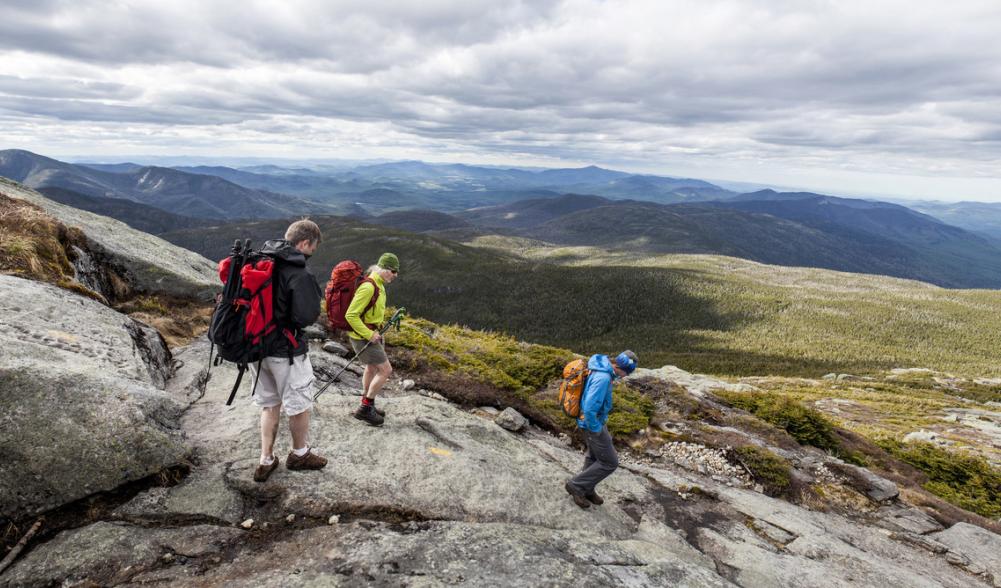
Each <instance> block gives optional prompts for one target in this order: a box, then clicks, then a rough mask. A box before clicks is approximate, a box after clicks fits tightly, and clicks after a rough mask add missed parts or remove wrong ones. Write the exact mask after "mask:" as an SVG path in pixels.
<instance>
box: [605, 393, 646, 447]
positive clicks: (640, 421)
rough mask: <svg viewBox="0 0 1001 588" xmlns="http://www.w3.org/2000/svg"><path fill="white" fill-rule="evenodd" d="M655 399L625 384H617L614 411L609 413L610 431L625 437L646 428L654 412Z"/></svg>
mask: <svg viewBox="0 0 1001 588" xmlns="http://www.w3.org/2000/svg"><path fill="white" fill-rule="evenodd" d="M654 408H655V407H654V404H653V401H652V400H650V399H649V398H647V397H646V396H644V395H643V394H642V393H641V392H638V391H635V390H633V389H631V388H630V387H628V386H626V385H624V384H616V385H615V387H614V389H613V392H612V412H611V414H609V415H608V432H609V433H611V434H612V436H613V437H624V436H628V435H631V434H633V433H637V432H639V431H642V430H644V429H646V428H647V427H648V426H649V425H650V417H652V416H653V414H654Z"/></svg>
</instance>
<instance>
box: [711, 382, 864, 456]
mask: <svg viewBox="0 0 1001 588" xmlns="http://www.w3.org/2000/svg"><path fill="white" fill-rule="evenodd" d="M715 395H716V396H717V397H719V398H720V399H722V400H723V401H724V402H726V403H727V404H729V405H730V406H733V407H735V408H740V409H742V410H746V411H747V412H749V413H751V414H753V415H754V416H756V417H758V418H759V419H761V420H763V421H765V422H767V423H771V424H773V425H775V426H776V427H778V428H780V429H783V430H785V431H786V432H787V433H789V435H790V436H791V437H792V438H793V439H795V440H796V441H797V442H798V443H799V444H800V445H812V446H813V447H817V448H818V449H823V450H824V451H827V452H829V453H832V454H834V455H837V456H838V457H840V458H841V459H844V460H845V461H848V462H850V463H855V464H857V465H865V459H864V457H863V456H861V455H858V454H856V453H854V452H850V451H847V450H845V449H844V448H843V447H842V446H841V442H840V441H839V440H838V437H837V436H836V435H835V433H834V425H833V424H832V423H831V421H830V420H828V419H827V417H825V416H824V415H822V414H821V413H820V412H818V411H816V410H814V409H812V408H808V407H806V406H803V404H801V403H800V402H797V401H795V400H793V399H791V398H786V397H783V396H771V395H767V394H757V393H743V392H725V391H716V392H715Z"/></svg>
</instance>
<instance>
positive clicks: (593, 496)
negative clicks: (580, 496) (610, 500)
mask: <svg viewBox="0 0 1001 588" xmlns="http://www.w3.org/2000/svg"><path fill="white" fill-rule="evenodd" d="M584 498H587V499H588V501H590V503H591V504H596V505H597V504H605V499H604V498H602V497H600V496H598V494H597V493H596V492H591V493H590V494H585V495H584Z"/></svg>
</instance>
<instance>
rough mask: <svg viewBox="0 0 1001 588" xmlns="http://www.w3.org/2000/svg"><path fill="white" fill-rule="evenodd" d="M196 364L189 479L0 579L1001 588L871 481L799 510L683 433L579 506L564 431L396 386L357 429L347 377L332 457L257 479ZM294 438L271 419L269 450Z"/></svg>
mask: <svg viewBox="0 0 1001 588" xmlns="http://www.w3.org/2000/svg"><path fill="white" fill-rule="evenodd" d="M67 328H68V329H72V328H73V326H72V325H68V326H67ZM313 345H314V346H315V348H314V349H313V354H312V356H313V357H314V366H315V367H316V368H317V370H318V371H320V372H326V373H329V372H332V371H336V370H337V369H338V365H339V363H342V362H343V360H340V359H339V358H337V356H336V355H334V354H330V353H327V352H325V351H323V350H322V349H321V348H320V342H319V341H314V342H313ZM146 355H149V354H146ZM140 357H142V354H140ZM207 358H208V349H207V345H206V344H205V343H204V342H197V343H195V344H193V345H190V346H188V347H186V348H184V349H181V350H179V351H177V353H176V354H175V355H174V357H173V359H172V360H171V364H172V367H171V369H170V370H169V371H170V377H169V378H165V379H164V384H163V387H162V391H161V394H162V395H163V396H164V397H165V400H164V402H169V403H170V404H171V405H173V406H176V407H177V409H176V410H172V411H168V413H169V414H164V415H157V414H152V413H151V415H150V416H156V419H158V420H159V421H160V424H159V426H162V427H163V428H164V429H166V430H169V431H170V434H171V435H173V437H172V439H173V440H174V441H176V445H171V447H177V448H179V453H175V454H171V455H165V456H156V459H154V460H153V462H152V463H159V464H162V465H167V464H172V465H173V464H177V463H182V462H183V463H187V464H190V465H189V470H188V473H187V475H185V476H184V477H183V479H181V480H179V481H178V483H176V484H173V485H164V486H153V487H148V488H145V489H143V490H142V491H140V492H139V493H137V494H134V496H123V497H121V503H120V504H117V505H115V507H114V508H113V509H107V510H105V511H104V512H99V513H98V516H97V517H95V518H96V519H97V520H94V519H91V520H85V519H81V520H79V524H80V525H81V526H77V527H75V528H67V529H65V530H63V531H61V532H59V533H58V534H54V535H53V534H49V535H48V536H46V537H45V538H44V540H40V541H37V542H35V544H34V545H32V546H31V548H30V550H29V551H28V552H27V553H26V554H23V555H22V556H21V557H20V558H19V559H18V560H17V562H16V563H15V564H14V565H13V566H12V567H11V568H10V569H9V570H7V571H6V572H5V573H3V574H2V575H0V585H2V586H48V585H55V584H69V585H72V584H77V583H80V584H89V585H140V584H150V583H158V584H163V583H167V584H184V585H205V586H209V585H212V586H215V585H233V586H244V585H269V586H298V585H361V584H369V583H373V582H374V583H377V584H391V585H410V586H420V585H441V584H463V583H468V584H470V585H498V586H499V585H505V586H507V585H540V584H542V585H571V584H580V583H587V584H603V585H604V584H607V585H627V586H734V585H736V586H755V587H757V586H842V585H852V586H885V585H886V581H887V578H893V579H894V582H895V583H898V584H900V585H906V586H992V585H993V586H999V585H1001V573H998V570H1001V561H999V559H998V557H999V555H998V554H1001V537H999V536H997V535H995V534H993V533H990V532H989V531H986V530H984V529H981V528H979V527H975V526H972V525H968V524H965V523H960V524H956V525H954V526H953V527H951V528H949V529H943V528H942V526H941V525H940V524H939V523H937V522H936V521H935V520H934V519H932V518H931V517H929V516H928V515H926V514H924V513H923V512H922V511H921V510H919V509H917V508H914V507H910V506H909V505H907V504H905V503H903V502H901V501H900V499H899V498H898V497H897V496H896V492H895V488H894V487H893V484H892V482H889V481H886V480H881V479H877V477H876V476H874V475H872V480H871V481H872V492H871V493H870V498H869V500H870V506H871V507H872V508H868V509H864V512H863V511H861V510H860V512H859V513H858V515H857V516H847V515H845V514H836V513H832V512H820V511H815V510H807V509H806V508H804V507H802V506H799V505H795V504H792V503H789V502H786V501H784V500H781V499H778V498H771V497H768V496H766V495H764V494H762V493H760V492H757V491H755V489H754V488H753V487H751V484H750V483H749V482H748V481H747V479H746V477H742V476H741V475H740V472H739V471H736V470H734V469H732V466H731V465H728V464H724V463H721V462H718V460H714V459H713V455H712V452H711V451H709V450H703V449H704V448H703V449H700V448H699V447H698V446H697V445H695V444H687V445H686V444H680V445H675V446H673V450H672V451H674V452H677V453H678V455H668V456H666V457H665V456H654V457H651V456H644V457H642V458H639V457H631V456H629V455H628V454H624V455H623V458H622V461H623V467H622V468H620V470H619V471H618V472H616V473H615V474H614V475H613V476H612V477H611V478H609V479H608V480H607V481H606V483H605V484H604V485H603V486H602V488H601V489H602V494H603V495H604V496H605V498H606V502H605V504H604V505H602V506H600V507H593V508H591V509H589V510H587V511H584V510H580V509H578V508H577V507H576V506H575V505H574V504H573V503H572V502H571V501H570V500H569V498H568V497H567V496H566V494H565V492H564V491H563V488H562V485H563V481H564V480H565V479H566V478H567V477H569V476H570V475H571V474H572V472H574V471H576V470H577V469H578V468H579V466H580V462H581V459H582V457H581V453H580V451H579V450H577V449H574V448H573V447H571V446H570V444H569V443H568V440H567V439H566V438H560V437H556V436H553V435H551V434H549V433H546V432H543V431H541V430H538V429H536V428H534V427H532V426H528V427H526V428H525V429H523V430H522V431H521V432H512V431H509V430H507V429H505V428H503V427H501V426H499V425H498V424H497V423H495V422H494V418H495V417H494V415H493V414H491V413H492V412H496V411H487V410H478V409H472V410H466V409H463V408H460V407H458V406H456V405H453V404H452V403H450V402H448V401H446V400H444V399H442V398H441V397H437V398H435V397H431V395H430V394H429V393H426V392H424V391H421V390H414V389H410V390H403V389H402V388H403V387H404V386H402V385H401V382H400V381H399V380H394V381H393V383H392V389H391V391H390V392H389V394H388V398H387V399H386V400H384V401H383V402H382V406H383V407H384V408H386V410H387V412H388V417H387V421H386V425H385V426H384V427H381V428H373V427H369V426H367V425H365V424H363V423H360V422H359V421H357V420H355V419H353V418H352V417H351V411H352V410H353V409H354V408H355V406H356V403H357V397H356V396H354V395H353V394H352V390H354V389H355V388H357V387H358V384H357V376H355V375H353V374H351V373H350V372H347V373H346V374H345V377H344V381H343V383H339V384H337V385H335V386H332V387H331V388H330V389H329V390H328V392H327V393H326V394H325V395H324V396H323V397H322V399H321V400H320V402H319V406H318V409H317V410H316V413H315V415H314V421H313V425H312V433H311V435H312V444H313V445H314V446H315V447H317V448H318V449H319V451H320V452H321V454H322V455H324V456H326V457H327V458H328V459H329V460H330V463H329V464H328V466H327V468H326V469H324V470H322V471H320V472H291V471H288V470H287V469H285V467H284V466H283V467H280V468H279V469H278V470H277V471H276V472H275V474H274V475H273V476H272V477H271V479H270V480H269V481H268V482H266V483H263V484H258V483H255V482H254V481H253V480H252V477H251V476H252V473H253V469H254V467H255V466H256V463H257V448H258V443H259V442H258V428H257V427H258V425H257V422H258V415H259V413H258V410H257V409H256V408H255V407H254V406H253V405H252V404H251V402H250V400H249V398H248V396H249V388H250V383H249V382H245V383H244V389H243V390H241V392H240V395H239V396H238V399H237V401H236V402H235V404H234V406H232V407H227V406H225V398H226V396H227V395H228V392H229V387H230V386H231V385H232V382H233V381H234V378H235V371H233V370H232V369H229V368H227V367H219V368H213V370H212V371H211V373H210V374H207V373H206V367H207ZM123 365H124V367H125V368H128V369H133V368H134V366H132V365H125V364H123ZM662 372H663V374H664V376H663V377H672V376H671V373H672V372H669V371H662ZM655 375H656V374H652V373H650V372H647V373H646V374H645V377H652V376H655ZM674 376H679V374H677V373H674ZM154 380H155V378H152V377H151V378H150V382H151V384H150V386H151V387H154V388H156V387H158V386H156V384H159V382H154ZM683 383H686V384H688V385H690V386H691V391H692V393H693V394H699V393H704V391H703V390H702V388H700V386H703V385H704V382H703V383H694V382H683ZM147 426H148V425H143V426H135V424H133V425H130V426H126V429H127V430H132V431H133V432H134V433H135V434H137V435H138V436H139V437H140V438H139V439H138V441H128V442H129V443H139V444H142V443H143V442H144V440H145V435H146V432H145V431H144V430H143V429H144V427H147ZM119 434H121V431H120V432H119ZM102 442H104V443H108V442H111V441H110V440H109V439H103V440H102ZM288 443H289V440H288V434H287V428H286V425H285V423H283V424H282V428H281V431H280V434H279V442H278V446H277V448H276V455H278V456H280V457H281V458H282V460H283V461H284V459H285V456H286V455H287V453H288V451H289V447H288ZM683 445H684V446H683ZM818 453H819V452H818ZM806 457H807V456H804V458H806ZM54 458H57V457H54ZM813 459H816V460H817V461H818V462H822V461H823V460H824V459H827V457H826V456H824V455H823V454H821V455H815V456H813ZM686 460H687V461H686ZM675 461H678V463H681V464H682V465H676V464H675ZM684 465H688V466H689V467H684ZM699 465H701V466H702V467H701V468H700V467H699ZM700 472H704V473H700ZM86 474H87V475H86V476H83V477H82V478H81V480H82V479H84V478H86V477H88V476H90V475H92V474H93V472H90V471H86ZM81 483H82V482H81ZM108 489H113V488H108ZM67 496H69V495H67ZM126 498H127V500H125V499H126ZM64 499H65V497H64ZM43 510H45V509H44V508H39V509H36V511H39V512H41V511H43Z"/></svg>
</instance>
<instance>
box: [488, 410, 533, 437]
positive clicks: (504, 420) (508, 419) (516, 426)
mask: <svg viewBox="0 0 1001 588" xmlns="http://www.w3.org/2000/svg"><path fill="white" fill-rule="evenodd" d="M494 422H495V423H497V424H498V425H500V426H501V427H504V428H505V429H507V430H508V431H512V432H515V433H517V432H518V431H520V430H522V429H524V428H525V427H527V426H528V419H526V418H525V417H523V416H521V413H520V412H518V411H517V410H515V409H513V408H511V407H510V406H509V407H507V408H505V409H504V412H502V413H500V414H499V415H497V418H496V419H494Z"/></svg>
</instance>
